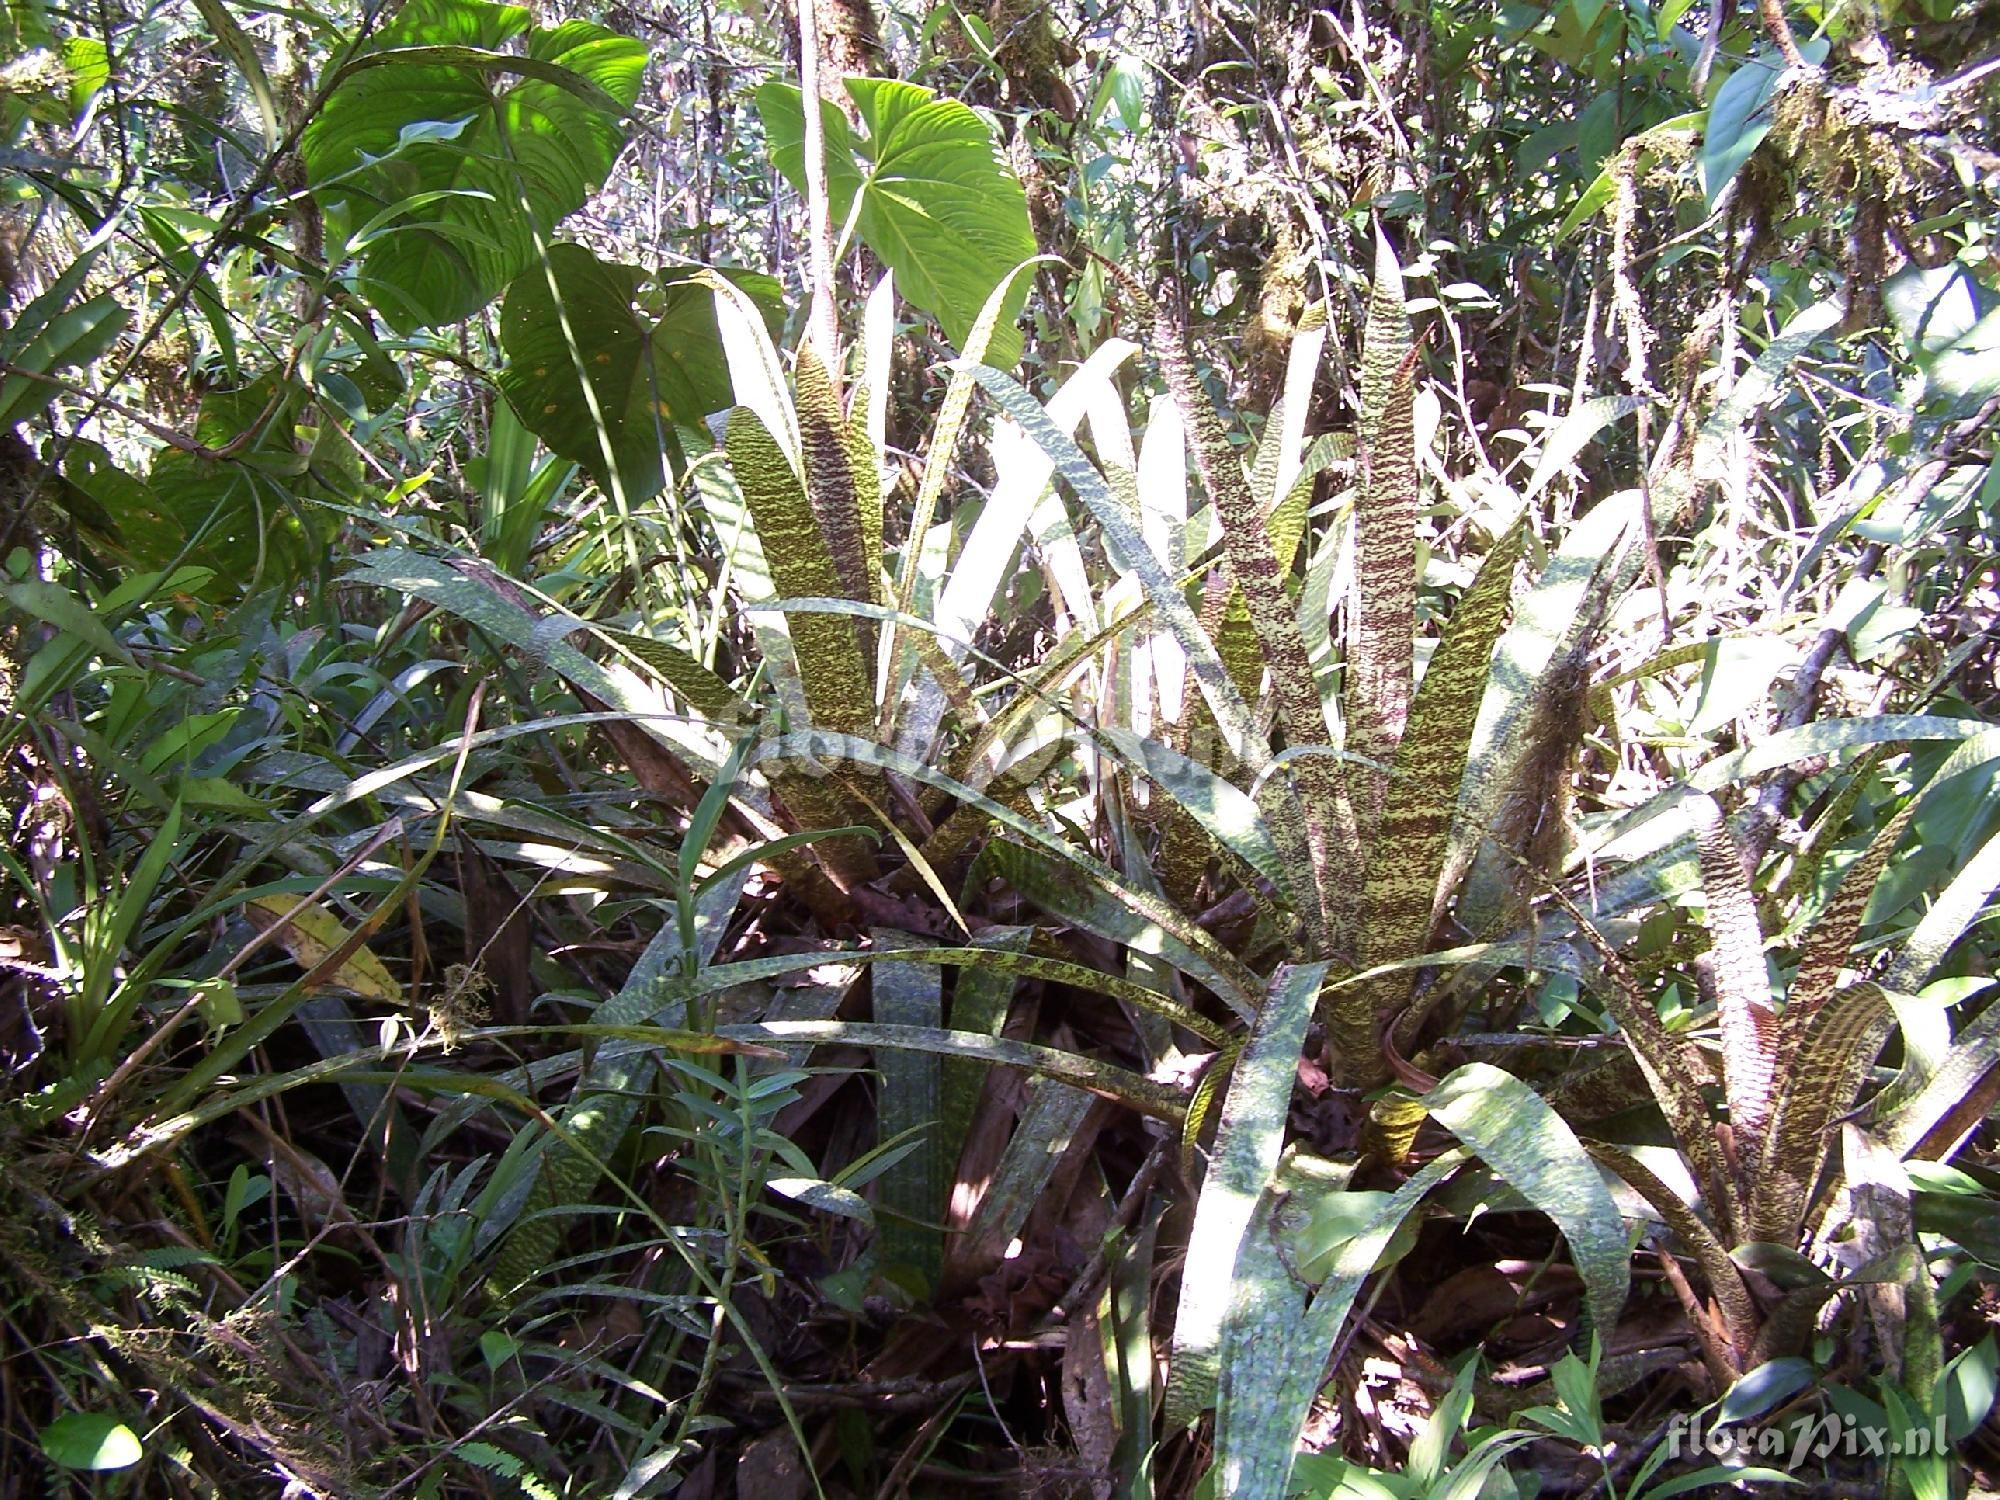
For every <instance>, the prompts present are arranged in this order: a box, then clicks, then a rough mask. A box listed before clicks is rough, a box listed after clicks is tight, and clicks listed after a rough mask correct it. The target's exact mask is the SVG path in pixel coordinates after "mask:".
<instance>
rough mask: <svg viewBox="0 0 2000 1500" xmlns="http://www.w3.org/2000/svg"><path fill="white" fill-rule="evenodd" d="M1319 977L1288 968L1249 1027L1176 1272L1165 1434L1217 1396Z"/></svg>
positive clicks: (1315, 967) (1306, 969) (1313, 968)
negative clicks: (1240, 1268) (1255, 1217)
mask: <svg viewBox="0 0 2000 1500" xmlns="http://www.w3.org/2000/svg"><path fill="white" fill-rule="evenodd" d="M1325 978H1326V965H1325V964H1303V965H1300V966H1298V967H1296V968H1294V967H1292V966H1290V965H1287V966H1285V967H1282V968H1280V969H1279V970H1278V972H1277V973H1276V974H1275V975H1274V976H1272V979H1271V988H1270V993H1269V994H1268V996H1267V997H1266V999H1265V1001H1264V1007H1263V1011H1262V1013H1261V1014H1260V1015H1259V1016H1258V1018H1257V1028H1256V1030H1255V1031H1254V1032H1252V1033H1251V1036H1250V1041H1249V1044H1248V1045H1247V1046H1246V1047H1245V1048H1244V1049H1243V1055H1242V1057H1241V1058H1239V1059H1238V1061H1237V1063H1236V1069H1235V1073H1234V1075H1233V1076H1232V1077H1231V1078H1230V1080H1229V1094H1228V1096H1227V1097H1226V1098H1225V1099H1224V1100H1223V1105H1222V1114H1221V1117H1220V1118H1219V1119H1218V1121H1217V1122H1216V1128H1215V1148H1214V1150H1213V1151H1211V1152H1210V1153H1209V1162H1208V1172H1207V1175H1206V1176H1205V1177H1204V1178H1203V1179H1202V1185H1201V1196H1200V1198H1199V1199H1198V1200H1197V1201H1196V1203H1195V1212H1194V1229H1193V1231H1192V1232H1191V1233H1190V1235H1189V1236H1188V1250H1187V1263H1186V1265H1185V1266H1184V1268H1183V1269H1182V1271H1181V1302H1180V1312H1179V1314H1178V1316H1177V1317H1176V1318H1175V1319H1174V1342H1173V1368H1172V1372H1171V1374H1170V1376H1169V1378H1168V1381H1167V1395H1166V1411H1165V1414H1164V1416H1163V1418H1162V1420H1163V1421H1164V1423H1165V1424H1166V1426H1167V1428H1168V1429H1169V1430H1173V1429H1176V1428H1181V1427H1185V1426H1187V1425H1188V1424H1189V1423H1191V1422H1193V1421H1194V1420H1195V1418H1196V1417H1198V1416H1200V1415H1201V1412H1202V1410H1203V1408H1205V1407H1206V1406H1207V1405H1208V1404H1209V1402H1210V1400H1211V1399H1212V1398H1213V1396H1214V1394H1215V1381H1216V1374H1217V1370H1218V1363H1217V1361H1218V1355H1219V1352H1220V1347H1221V1335H1222V1324H1223V1318H1224V1316H1225V1314H1226V1313H1227V1311H1228V1309H1229V1298H1230V1291H1231V1288H1232V1286H1233V1285H1234V1283H1235V1276H1236V1258H1237V1254H1238V1251H1239V1250H1240V1249H1241V1247H1242V1245H1243V1239H1244V1233H1245V1231H1246V1230H1247V1229H1248V1228H1249V1225H1250V1217H1251V1214H1252V1212H1253V1211H1254V1210H1255V1208H1256V1206H1257V1198H1258V1195H1259V1194H1260V1193H1262V1192H1263V1191H1264V1188H1265V1186H1266V1185H1267V1184H1268V1183H1269V1182H1270V1180H1271V1174H1272V1172H1273V1171H1274V1170H1275V1169H1276V1168H1277V1165H1278V1151H1279V1148H1280V1147H1281V1146H1282V1145H1283V1144H1284V1138H1285V1120H1286V1117H1287V1116H1288V1114H1289V1113H1290V1109H1291V1100H1292V1080H1293V1078H1294V1077H1295V1076H1296V1073H1297V1070H1298V1062H1299V1051H1300V1048H1301V1047H1302V1046H1303V1044H1304V1041H1305V1033H1306V1021H1307V1019H1308V1018H1309V1017H1310V1016H1311V1014H1312V1008H1313V1000H1314V998H1315V997H1316V996H1317V995H1318V994H1319V987H1320V985H1321V983H1322V982H1324V980H1325Z"/></svg>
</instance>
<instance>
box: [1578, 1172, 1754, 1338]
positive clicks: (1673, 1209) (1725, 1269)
mask: <svg viewBox="0 0 2000 1500" xmlns="http://www.w3.org/2000/svg"><path fill="white" fill-rule="evenodd" d="M1583 1146H1584V1149H1585V1150H1586V1151H1588V1152H1589V1153H1590V1155H1591V1159H1592V1160H1593V1161H1596V1162H1597V1163H1598V1164H1599V1165H1601V1166H1604V1167H1608V1168H1610V1170H1612V1171H1613V1172H1616V1173H1617V1174H1618V1175H1619V1176H1620V1177H1622V1178H1624V1179H1625V1181H1626V1183H1627V1184H1629V1185H1630V1186H1631V1187H1632V1189H1633V1190H1634V1191H1636V1192H1637V1193H1638V1194H1639V1196H1640V1197H1642V1198H1644V1199H1645V1200H1646V1202H1647V1203H1648V1204H1649V1205H1651V1207H1652V1209H1653V1211H1654V1212H1655V1213H1657V1214H1658V1215H1659V1216H1660V1218H1661V1220H1662V1222H1664V1223H1665V1224H1666V1226H1667V1227H1668V1228H1669V1229H1671V1230H1673V1232H1674V1233H1675V1234H1677V1235H1679V1236H1680V1237H1681V1239H1682V1241H1683V1242H1685V1243H1686V1245H1687V1247H1688V1248H1689V1249H1690V1250H1692V1251H1693V1252H1694V1257H1695V1259H1696V1260H1697V1261H1699V1262H1700V1263H1701V1269H1702V1273H1703V1274H1704V1275H1705V1276H1707V1278H1708V1289H1709V1291H1710V1292H1711V1293H1713V1294H1714V1297H1715V1300H1716V1302H1717V1303H1718V1304H1720V1306H1721V1308H1722V1320H1723V1322H1724V1324H1726V1325H1727V1327H1728V1329H1729V1341H1730V1343H1731V1344H1733V1345H1734V1346H1735V1350H1736V1357H1737V1361H1738V1366H1739V1368H1740V1367H1741V1364H1742V1361H1743V1359H1744V1357H1745V1356H1747V1355H1748V1354H1749V1352H1750V1349H1751V1345H1752V1343H1753V1341H1754V1340H1755V1338H1756V1336H1757V1325H1758V1322H1759V1319H1758V1316H1757V1304H1756V1303H1755V1302H1753V1301H1752V1300H1751V1298H1750V1289H1749V1288H1748V1287H1747V1286H1745V1285H1744V1284H1743V1273H1742V1272H1741V1271H1740V1270H1739V1269H1738V1268H1737V1265H1736V1262H1735V1261H1733V1260H1731V1259H1730V1258H1729V1250H1728V1248H1727V1247H1726V1246H1725V1245H1724V1244H1723V1243H1722V1241H1721V1240H1719V1239H1717V1238H1716V1237H1715V1231H1714V1230H1713V1229H1710V1228H1709V1227H1708V1225H1707V1224H1706V1223H1705V1222H1704V1221H1703V1220H1702V1218H1701V1216H1700V1215H1698V1214H1697V1213H1696V1212H1695V1211H1694V1209H1693V1208H1692V1207H1690V1206H1689V1205H1688V1204H1687V1202H1686V1201H1684V1200H1683V1199H1682V1198H1681V1196H1680V1194H1678V1193H1677V1192H1675V1191H1674V1190H1673V1189H1672V1188H1671V1187H1669V1186H1668V1185H1667V1184H1666V1182H1664V1181H1663V1180H1662V1179H1661V1178H1660V1177H1659V1176H1658V1174H1656V1173H1655V1172H1654V1171H1653V1170H1652V1168H1650V1167H1648V1166H1647V1165H1646V1164H1645V1163H1644V1162H1642V1161H1640V1160H1639V1159H1638V1158H1637V1157H1636V1156H1633V1155H1632V1154H1631V1153H1630V1152H1628V1151H1625V1150H1623V1149H1621V1148H1620V1147H1617V1146H1607V1145H1605V1144H1604V1143H1603V1142H1601V1141H1585V1142H1584V1143H1583Z"/></svg>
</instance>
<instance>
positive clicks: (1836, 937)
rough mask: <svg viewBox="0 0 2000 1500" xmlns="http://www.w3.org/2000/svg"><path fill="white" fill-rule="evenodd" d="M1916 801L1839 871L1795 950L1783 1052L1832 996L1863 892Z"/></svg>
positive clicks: (1864, 904) (1863, 906)
mask: <svg viewBox="0 0 2000 1500" xmlns="http://www.w3.org/2000/svg"><path fill="white" fill-rule="evenodd" d="M1917 806H1918V800H1917V799H1916V798H1914V797H1913V798H1911V799H1910V801H1909V802H1908V803H1906V804H1905V805H1904V807H1903V809H1902V811H1901V812H1899V813H1897V814H1896V816H1895V817H1893V818H1891V819H1890V820H1889V821H1888V823H1886V824H1885V825H1884V826H1883V827H1882V829H1881V831H1880V832H1878V833H1877V834H1876V835H1875V837H1874V839H1872V840H1871V841H1870V842H1869V845H1868V851H1867V852H1866V853H1865V854H1863V855H1862V856H1861V858H1859V859H1857V860H1856V861H1855V862H1854V863H1853V864H1851V865H1849V866H1848V867H1847V869H1846V870H1844V871H1843V872H1841V877H1840V885H1839V887H1838V888H1837V889H1836V890H1835V891H1834V893H1833V899H1832V900H1831V901H1829V902H1828V903H1827V907H1826V910H1825V911H1824V912H1822V913H1821V914H1820V918H1819V920H1818V921H1817V922H1815V923H1814V924H1813V928H1812V932H1811V935H1810V936H1808V937H1807V939H1806V943H1805V951H1804V952H1803V953H1801V954H1800V956H1799V970H1798V973H1797V974H1795V975H1793V976H1792V987H1791V989H1790V990H1789V991H1788V992H1787V993H1786V995H1785V1015H1784V1024H1783V1036H1782V1043H1783V1045H1782V1047H1781V1049H1780V1050H1781V1052H1782V1053H1783V1055H1784V1056H1786V1057H1790V1056H1791V1055H1792V1054H1793V1052H1794V1050H1795V1049H1796V1047H1797V1044H1798V1042H1799V1041H1801V1040H1802V1039H1803V1038H1804V1036H1805V1033H1806V1028H1807V1027H1808V1026H1809V1025H1810V1024H1811V1022H1812V1019H1813V1017H1814V1016H1816V1015H1818V1014H1819V1010H1820V1007H1821V1006H1823V1005H1824V1004H1826V1002H1827V1001H1828V1000H1829V999H1831V998H1832V996H1833V992H1834V988H1835V987H1836V986H1837V985H1838V984H1839V983H1840V974H1841V970H1843V969H1844V968H1846V967H1847V960H1848V958H1849V956H1850V955H1851V954H1852V952H1853V949H1854V939H1855V938H1856V936H1857V935H1859V933H1860V931H1861V918H1862V916H1863V915H1864V914H1865V913H1866V912H1867V910H1868V901H1869V898H1870V897H1871V896H1873V895H1874V894H1875V883H1876V882H1877V881H1878V880H1880V879H1881V878H1882V872H1883V871H1884V870H1886V869H1887V868H1888V867H1889V856H1890V855H1892V854H1894V853H1895V852H1896V846H1897V845H1898V844H1900V843H1902V841H1903V831H1904V830H1905V829H1907V828H1908V827H1909V826H1910V819H1911V817H1912V816H1914V815H1915V813H1916V810H1917Z"/></svg>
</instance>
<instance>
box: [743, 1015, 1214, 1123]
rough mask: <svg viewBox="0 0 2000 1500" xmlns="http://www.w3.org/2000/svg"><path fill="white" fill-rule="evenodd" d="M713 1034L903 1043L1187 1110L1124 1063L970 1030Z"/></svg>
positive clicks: (814, 1028)
mask: <svg viewBox="0 0 2000 1500" xmlns="http://www.w3.org/2000/svg"><path fill="white" fill-rule="evenodd" d="M715 1034H716V1035H717V1036H719V1037H721V1038H723V1039H724V1040H725V1041H732V1042H765V1043H769V1044H771V1045H772V1046H794V1045H797V1044H799V1043H801V1042H806V1043H811V1044H812V1045H814V1046H827V1047H832V1046H839V1045H843V1044H845V1045H847V1046H853V1047H875V1048H881V1047H903V1048H908V1049H910V1050H912V1051H917V1052H930V1053H935V1054H936V1055H937V1056H939V1057H965V1058H975V1059H977V1060H979V1061H981V1062H987V1063H993V1064H997V1065H999V1066H1002V1067H1010V1068H1025V1069H1027V1070H1028V1071H1029V1072H1031V1073H1037V1074H1040V1075H1041V1076H1042V1077H1044V1078H1053V1079H1055V1080H1057V1081H1058V1082H1061V1083H1067V1084H1072V1085H1074V1086H1075V1087H1077V1088H1080V1089H1083V1090H1084V1091H1085V1092H1087V1093H1092V1094H1095V1095H1097V1096H1098V1097H1099V1098H1100V1099H1109V1100H1111V1101H1112V1102H1113V1103H1114V1104H1123V1105H1125V1106H1126V1107H1127V1108H1128V1109H1135V1110H1137V1111H1138V1112H1139V1113H1140V1114H1143V1115H1148V1116H1150V1117H1152V1118H1153V1119H1157V1120H1166V1121H1169V1122H1171V1123H1172V1124H1174V1125H1175V1126H1178V1125H1179V1124H1180V1121H1181V1116H1182V1115H1183V1114H1184V1113H1185V1112H1186V1110H1187V1096H1186V1095H1184V1094H1182V1093H1181V1092H1180V1091H1179V1090H1178V1089H1174V1088H1170V1087H1168V1086H1167V1085H1166V1084H1164V1083H1155V1082H1154V1081H1153V1080H1152V1079H1150V1078H1142V1077H1141V1076H1140V1075H1139V1074H1137V1073H1134V1072H1133V1071H1132V1070H1131V1069H1130V1068H1121V1067H1119V1066H1118V1065H1117V1064H1115V1063H1108V1062H1102V1061H1100V1060H1099V1059H1097V1058H1094V1057H1085V1056H1083V1055H1082V1054H1081V1053H1077V1052H1066V1051H1064V1050H1063V1049H1062V1048H1060V1047H1043V1046H1040V1045H1038V1044H1036V1043H1034V1042H1016V1041H1011V1040H1009V1039H1008V1038H1006V1037H993V1036H981V1035H979V1034H978V1033H976V1032H968V1031H946V1030H943V1029H941V1028H935V1027H929V1026H880V1025H875V1024H872V1023H869V1022H863V1021H765V1022H763V1023H762V1024H758V1025H746V1026H718V1027H716V1028H715Z"/></svg>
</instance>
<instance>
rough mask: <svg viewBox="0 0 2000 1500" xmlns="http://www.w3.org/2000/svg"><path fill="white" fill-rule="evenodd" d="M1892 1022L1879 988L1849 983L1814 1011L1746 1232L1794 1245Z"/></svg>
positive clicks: (1767, 1145) (1754, 1191)
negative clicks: (1839, 1131) (1838, 1128)
mask: <svg viewBox="0 0 2000 1500" xmlns="http://www.w3.org/2000/svg"><path fill="white" fill-rule="evenodd" d="M1893 1023H1894V1017H1893V1015H1892V1013H1891V1011H1890V1009H1889V999H1888V996H1887V995H1886V994H1885V993H1884V992H1883V990H1882V987H1881V986H1880V985H1877V984H1866V983H1864V984H1853V985H1849V986H1848V987H1847V988H1846V989H1844V990H1842V991H1840V992H1839V993H1838V994H1837V995H1835V996H1834V997H1833V998H1832V999H1831V1000H1829V1001H1828V1002H1827V1003H1826V1004H1824V1005H1822V1006H1819V1007H1817V1008H1816V1009H1815V1010H1814V1012H1813V1015H1812V1017H1811V1019H1810V1020H1809V1021H1808V1023H1807V1024H1806V1026H1805V1028H1804V1030H1803V1031H1802V1032H1801V1033H1800V1038H1799V1047H1798V1051H1797V1052H1796V1054H1794V1055H1792V1056H1791V1057H1790V1058H1789V1059H1788V1060H1787V1066H1786V1069H1785V1077H1784V1086H1783V1088H1782V1089H1781V1090H1780V1092H1779V1094H1778V1098H1777V1101H1776V1105H1775V1107H1774V1108H1773V1110H1772V1112H1771V1126H1770V1133H1769V1135H1768V1136H1767V1137H1766V1139H1765V1141H1764V1149H1763V1157H1762V1160H1761V1161H1759V1162H1758V1164H1757V1170H1756V1174H1755V1175H1754V1176H1753V1177H1752V1178H1751V1179H1750V1182H1749V1193H1748V1198H1749V1219H1748V1230H1747V1232H1748V1234H1749V1236H1750V1238H1751V1239H1753V1240H1770V1241H1773V1242H1774V1243H1778V1244H1786V1245H1789V1244H1791V1243H1793V1242H1794V1241H1795V1240H1796V1239H1797V1237H1798V1234H1799V1230H1800V1228H1801V1227H1802V1225H1803V1222H1804V1219H1805V1214H1806V1207H1807V1205H1808V1203H1810V1201H1811V1199H1812V1187H1813V1184H1814V1183H1815V1182H1816V1181H1818V1180H1819V1174H1820V1172H1821V1170H1822V1169H1823V1168H1824V1167H1825V1165H1826V1154H1827V1148H1828V1146H1829V1145H1830V1144H1831V1141H1830V1136H1831V1133H1832V1130H1833V1127H1834V1125H1835V1123H1836V1122H1838V1121H1839V1119H1840V1117H1841V1116H1842V1115H1845V1114H1846V1113H1847V1112H1848V1110H1849V1109H1851V1108H1852V1107H1853V1105H1854V1096H1855V1095H1856V1094H1858V1093H1860V1091H1861V1085H1862V1083H1863V1082H1864V1081H1865V1080H1866V1079H1867V1077H1868V1069H1869V1066H1870V1065H1871V1064H1872V1063H1873V1062H1874V1061H1875V1054H1876V1053H1878V1052H1880V1051H1881V1050H1882V1044H1883V1043H1884V1042H1885V1041H1887V1040H1888V1038H1889V1030H1890V1027H1891V1026H1892V1025H1893Z"/></svg>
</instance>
